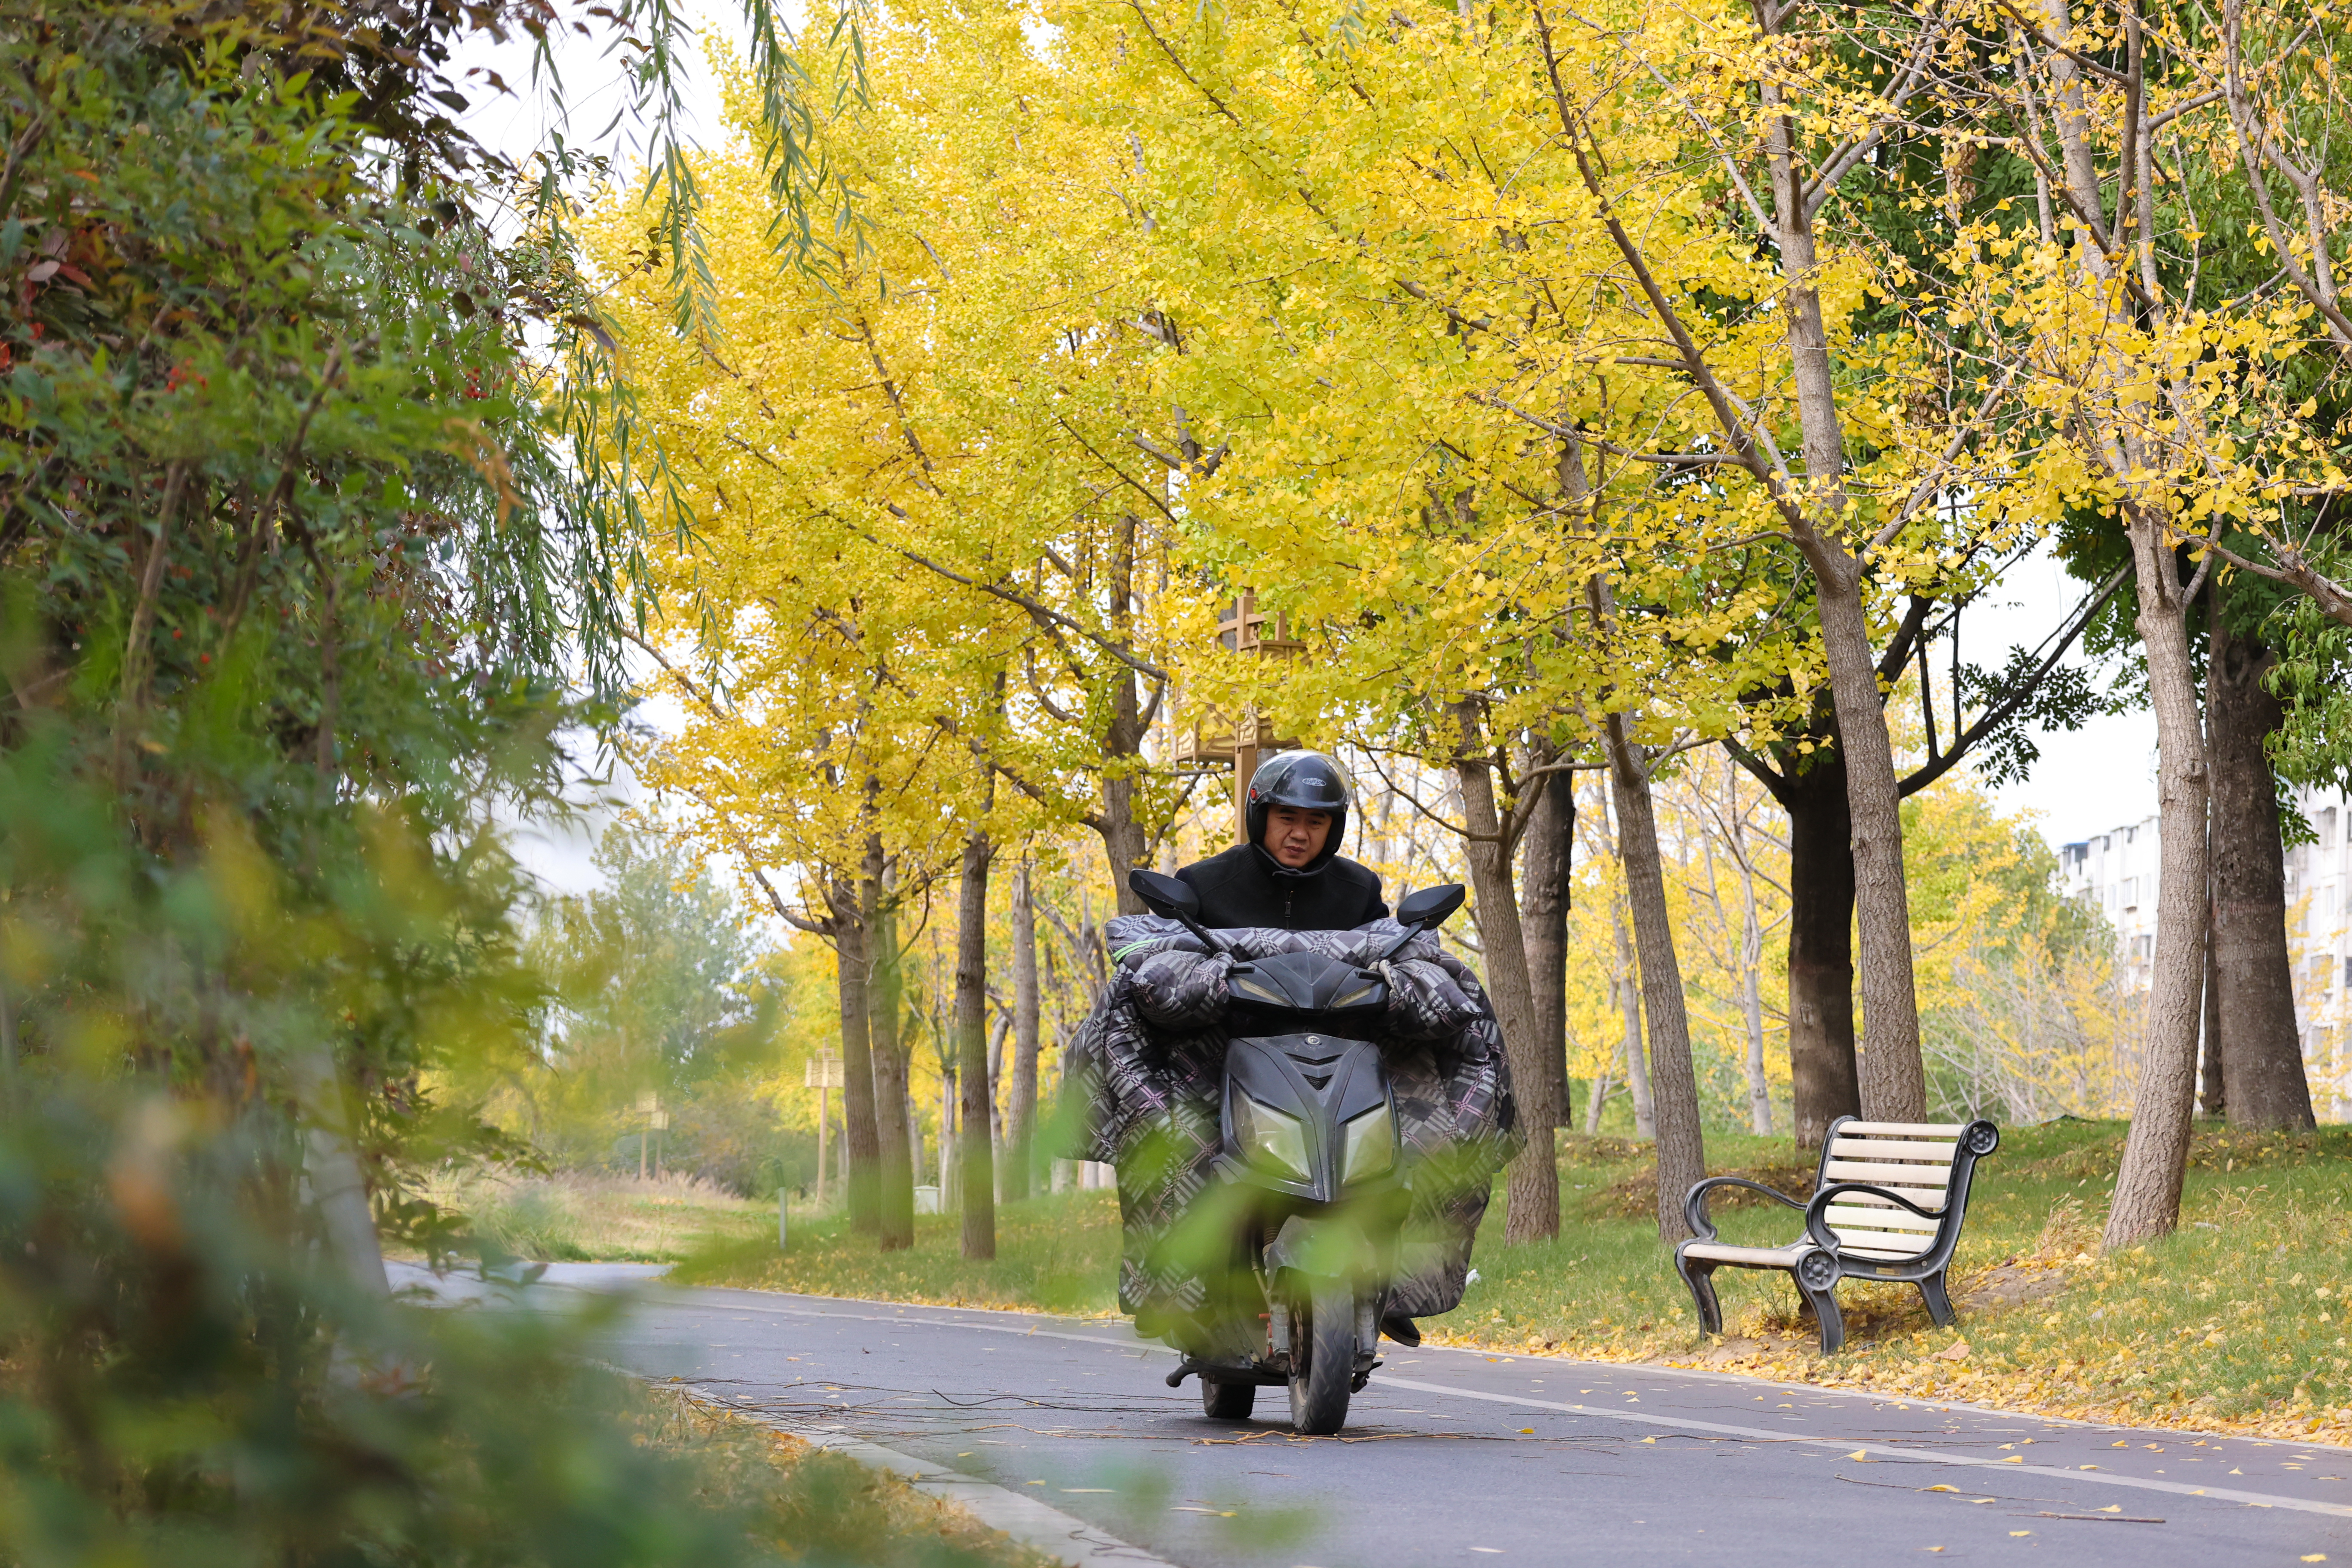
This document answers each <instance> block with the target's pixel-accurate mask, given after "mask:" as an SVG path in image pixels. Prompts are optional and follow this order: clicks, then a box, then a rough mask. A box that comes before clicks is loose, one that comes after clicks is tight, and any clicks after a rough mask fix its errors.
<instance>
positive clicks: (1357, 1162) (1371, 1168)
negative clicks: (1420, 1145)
mask: <svg viewBox="0 0 2352 1568" xmlns="http://www.w3.org/2000/svg"><path fill="white" fill-rule="evenodd" d="M1339 1131H1340V1133H1341V1137H1342V1142H1341V1144H1340V1147H1341V1148H1342V1149H1344V1150H1345V1151H1346V1154H1345V1156H1344V1157H1343V1158H1342V1160H1341V1162H1340V1167H1339V1168H1340V1171H1341V1175H1340V1177H1339V1180H1340V1182H1341V1184H1343V1185H1344V1184H1352V1183H1355V1182H1361V1181H1368V1180H1370V1178H1372V1177H1374V1176H1380V1175H1385V1174H1387V1173H1389V1172H1390V1171H1391V1170H1394V1169H1395V1168H1396V1153H1397V1148H1396V1119H1395V1118H1394V1117H1392V1116H1391V1115H1390V1114H1389V1108H1388V1107H1387V1106H1385V1105H1383V1106H1381V1107H1379V1108H1378V1109H1376V1110H1367V1111H1366V1112H1364V1114H1362V1115H1361V1116H1359V1117H1356V1118H1354V1119H1352V1120H1351V1121H1348V1122H1347V1123H1346V1124H1345V1125H1344V1126H1342V1127H1341V1128H1340V1130H1339Z"/></svg>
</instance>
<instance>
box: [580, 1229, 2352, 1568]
mask: <svg viewBox="0 0 2352 1568" xmlns="http://www.w3.org/2000/svg"><path fill="white" fill-rule="evenodd" d="M557 1278H558V1279H562V1278H564V1276H563V1274H562V1273H559V1275H558V1277H557ZM570 1279H571V1283H572V1285H574V1286H582V1285H588V1286H609V1285H610V1284H611V1283H613V1282H614V1281H613V1277H612V1276H610V1275H605V1274H598V1273H596V1272H594V1271H593V1270H583V1271H581V1272H579V1273H577V1274H573V1275H572V1276H571V1277H570ZM542 1289H543V1288H542ZM1383 1348H1384V1350H1386V1351H1387V1352H1389V1353H1388V1358H1387V1364H1386V1365H1385V1366H1383V1367H1382V1368H1381V1371H1379V1372H1378V1373H1374V1374H1373V1378H1372V1382H1371V1385H1370V1387H1369V1388H1367V1389H1366V1390H1365V1391H1364V1392H1363V1393H1362V1394H1358V1395H1357V1396H1356V1400H1355V1404H1354V1405H1353V1407H1352V1409H1351V1412H1350V1415H1349V1425H1348V1429H1347V1431H1346V1432H1345V1433H1344V1434H1342V1435H1341V1436H1339V1437H1337V1438H1299V1437H1295V1436H1291V1434H1290V1432H1289V1429H1288V1426H1287V1424H1286V1421H1284V1420H1282V1419H1281V1418H1280V1417H1282V1416H1285V1415H1286V1414H1287V1407H1286V1405H1284V1404H1283V1403H1282V1391H1281V1390H1279V1389H1266V1390H1262V1391H1260V1394H1259V1404H1260V1408H1261V1410H1262V1411H1264V1412H1265V1416H1266V1417H1267V1418H1265V1419H1261V1420H1258V1421H1255V1422H1253V1423H1251V1424H1249V1425H1248V1426H1244V1427H1240V1428H1234V1427H1231V1426H1219V1425H1213V1424H1211V1423H1209V1422H1207V1421H1205V1420H1204V1419H1202V1415H1201V1413H1200V1402H1199V1398H1198V1396H1197V1395H1196V1394H1194V1392H1193V1390H1194V1388H1195V1387H1196V1386H1197V1385H1195V1384H1190V1383H1188V1384H1185V1386H1184V1387H1183V1389H1182V1390H1181V1392H1179V1391H1176V1390H1171V1389H1170V1388H1168V1387H1167V1386H1166V1385H1165V1384H1164V1383H1163V1382H1162V1381H1161V1380H1162V1378H1163V1376H1164V1375H1165V1373H1167V1372H1168V1371H1169V1370H1170V1369H1171V1367H1172V1366H1173V1365H1174V1360H1173V1356H1172V1354H1171V1352H1168V1351H1165V1350H1163V1349H1161V1348H1160V1347H1158V1346H1156V1345H1149V1344H1146V1343H1144V1342H1140V1341H1139V1340H1137V1339H1136V1338H1135V1336H1134V1335H1133V1334H1132V1333H1131V1332H1130V1331H1129V1330H1128V1329H1127V1327H1126V1326H1125V1325H1124V1324H1117V1323H1102V1322H1095V1321H1080V1320H1072V1319H1063V1318H1052V1317H1044V1316H1032V1315H1027V1314H1014V1313H1006V1312H983V1311H962V1310H951V1309H945V1308H933V1307H900V1306H896V1305H892V1304H890V1303H887V1302H867V1301H854V1300H835V1299H831V1298H824V1297H813V1296H786V1295H777V1294H771V1293H767V1292H762V1291H749V1290H665V1289H646V1290H645V1291H644V1292H643V1294H642V1298H641V1300H640V1302H639V1305H638V1307H637V1309H636V1310H635V1311H634V1312H633V1313H632V1314H631V1315H630V1316H629V1317H628V1319H627V1320H626V1321H625V1326H624V1327H623V1328H622V1329H621V1330H619V1331H617V1332H616V1333H615V1334H614V1337H613V1339H612V1341H611V1343H610V1348H609V1352H608V1353H610V1354H611V1355H612V1356H613V1357H614V1359H615V1360H616V1361H619V1362H622V1363H625V1364H627V1365H629V1366H630V1367H632V1368H634V1369H635V1370H637V1371H639V1372H642V1373H646V1374H648V1375H654V1376H661V1377H677V1378H680V1379H683V1380H685V1381H686V1382H688V1383H690V1384H695V1385H697V1386H698V1387H700V1388H702V1389H705V1390H708V1391H709V1392H711V1393H713V1394H719V1395H722V1396H725V1397H727V1398H729V1399H730V1400H732V1401H734V1402H736V1403H737V1404H738V1405H740V1407H742V1408H744V1409H746V1410H749V1411H751V1412H754V1413H757V1414H760V1415H764V1416H767V1417H769V1418H772V1419H774V1420H777V1421H779V1422H782V1423H784V1424H787V1425H790V1426H794V1427H797V1428H801V1429H804V1430H805V1429H815V1428H821V1429H826V1430H835V1431H838V1432H840V1433H842V1434H843V1435H844V1436H851V1437H856V1438H860V1439H864V1440H866V1441H868V1442H873V1443H878V1444H882V1445H885V1446H887V1447H890V1448H892V1449H896V1450H898V1452H900V1453H903V1454H907V1455H911V1456H913V1457H915V1458H919V1459H923V1460H927V1461H930V1462H933V1463H936V1464H939V1465H943V1466H948V1467H952V1468H954V1469H956V1470H959V1471H961V1472H963V1473H964V1474H967V1475H970V1476H973V1477H976V1478H985V1479H992V1480H993V1481H995V1482H997V1483H998V1484H1000V1485H1002V1486H1004V1487H1006V1488H1009V1489H1018V1490H1021V1491H1023V1492H1024V1493H1025V1494H1026V1495H1029V1496H1033V1497H1040V1498H1043V1499H1044V1500H1046V1501H1048V1502H1050V1503H1051V1504H1053V1506H1055V1507H1056V1508H1059V1509H1061V1510H1064V1511H1066V1512H1067V1513H1070V1514H1073V1515H1076V1516H1077V1517H1079V1518H1080V1519H1083V1520H1085V1521H1088V1522H1090V1523H1092V1524H1094V1525H1096V1526H1097V1527H1098V1528H1100V1529H1103V1530H1106V1531H1110V1532H1112V1533H1114V1534H1116V1535H1118V1536H1119V1537H1121V1538H1122V1539H1124V1540H1126V1541H1128V1542H1134V1543H1135V1544H1137V1545H1139V1546H1140V1547H1143V1548H1145V1549H1147V1550H1149V1551H1150V1552H1154V1553H1156V1554H1157V1555H1159V1556H1160V1557H1162V1558H1165V1559H1167V1560H1168V1561H1169V1562H1171V1563H1178V1564H1181V1565H1183V1568H1297V1565H1299V1564H1312V1565H1315V1568H1429V1565H1431V1564H1455V1563H1459V1564H1464V1565H1465V1568H1466V1565H1472V1564H1475V1563H1480V1562H1484V1561H1486V1559H1488V1558H1493V1557H1501V1558H1507V1559H1517V1560H1520V1561H1526V1562H1543V1563H1610V1564H1624V1563H1708V1564H1731V1563H1736V1564H1741V1565H1747V1564H1771V1563H1789V1564H1792V1565H1793V1564H1802V1565H1803V1568H1819V1565H1820V1564H1822V1563H1839V1564H1843V1563H1891V1562H1897V1561H1901V1562H1924V1561H1927V1560H1928V1559H1929V1558H1931V1557H1932V1558H1933V1559H1934V1560H1936V1561H1939V1562H1940V1561H1953V1560H1960V1559H1967V1560H1970V1561H1977V1562H2000V1563H2008V1562H2018V1563H2029V1562H2043V1563H2052V1562H2057V1561H2062V1560H2063V1561H2064V1562H2065V1563H2069V1564H2101V1563H2118V1564H2129V1565H2131V1568H2159V1565H2169V1564H2182V1565H2198V1568H2203V1565H2210V1564H2234V1563H2281V1564H2286V1563H2303V1562H2310V1561H2314V1558H2313V1557H2312V1556H2311V1555H2310V1554H2312V1553H2324V1554H2325V1556H2326V1560H2328V1561H2332V1562H2334V1563H2338V1564H2352V1452H2347V1450H2344V1449H2340V1448H2328V1447H2297V1446H2295V1445H2293V1444H2287V1443H2269V1442H2259V1441H2254V1440H2251V1439H2245V1438H2236V1437H2231V1438H2219V1437H2204V1438H2200V1437H2199V1436H2193V1435H2192V1436H2183V1435H2181V1434H2179V1433H2168V1432H2146V1431H2135V1430H2128V1429H2125V1428H2111V1427H2105V1426H2076V1425H2072V1424H2068V1423H2063V1422H2056V1421H2051V1420H2047V1419H2044V1418H2042V1417H2038V1416H2028V1415H2011V1414H2005V1413H2001V1412H1998V1411H1989V1410H1982V1409H1978V1408H1974V1407H1970V1406H1966V1405H1937V1404H1932V1403H1921V1402H1918V1401H1899V1400H1891V1399H1886V1398H1883V1397H1877V1396H1874V1395H1871V1394H1860V1393H1845V1392H1839V1391H1834V1390H1827V1389H1817V1388H1807V1387H1803V1386H1792V1385H1787V1384H1769V1383H1762V1382H1759V1381H1757V1380H1754V1379H1750V1378H1738V1377H1728V1376H1721V1375H1716V1374H1709V1373H1679V1372H1671V1371H1664V1370H1660V1369H1656V1368H1651V1367H1624V1366H1610V1365H1603V1364H1599V1363H1589V1362H1573V1361H1562V1360H1553V1359H1550V1358H1544V1357H1528V1356H1520V1357H1511V1356H1496V1355H1486V1354H1481V1353H1476V1352H1461V1351H1445V1350H1438V1349H1433V1348H1425V1349H1422V1350H1417V1351H1408V1350H1401V1349H1399V1348H1397V1347H1395V1346H1392V1345H1386V1346H1384V1347H1383ZM1939 1548H1940V1549H1941V1550H1940V1552H1938V1551H1937V1549H1939Z"/></svg>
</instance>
